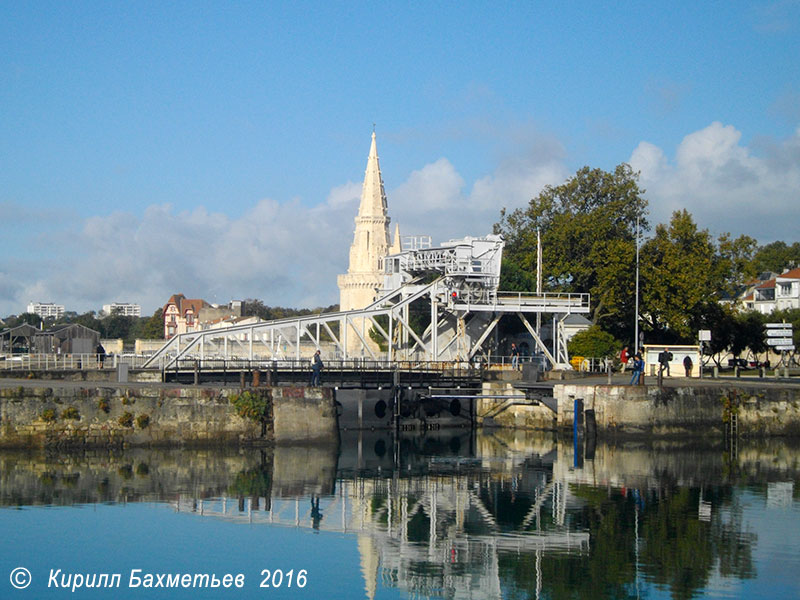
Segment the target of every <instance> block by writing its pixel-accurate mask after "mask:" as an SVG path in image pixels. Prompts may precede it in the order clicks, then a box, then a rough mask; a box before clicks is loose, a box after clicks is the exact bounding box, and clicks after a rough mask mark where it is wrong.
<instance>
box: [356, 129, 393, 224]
mask: <svg viewBox="0 0 800 600" xmlns="http://www.w3.org/2000/svg"><path fill="white" fill-rule="evenodd" d="M386 208H387V203H386V192H385V191H384V189H383V178H382V177H381V165H380V161H379V160H378V145H377V143H376V142H375V132H374V131H373V132H372V144H371V145H370V147H369V157H368V158H367V169H366V172H365V173H364V185H363V187H362V188H361V204H360V205H359V208H358V215H359V216H360V217H385V216H386Z"/></svg>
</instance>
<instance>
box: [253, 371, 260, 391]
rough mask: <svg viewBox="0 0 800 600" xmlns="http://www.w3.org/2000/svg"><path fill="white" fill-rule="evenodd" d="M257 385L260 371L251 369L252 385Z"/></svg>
mask: <svg viewBox="0 0 800 600" xmlns="http://www.w3.org/2000/svg"><path fill="white" fill-rule="evenodd" d="M259 385H261V371H260V370H259V369H253V387H258V386H259Z"/></svg>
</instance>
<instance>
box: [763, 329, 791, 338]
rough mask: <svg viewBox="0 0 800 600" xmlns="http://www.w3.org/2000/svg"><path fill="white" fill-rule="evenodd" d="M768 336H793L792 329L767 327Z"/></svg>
mask: <svg viewBox="0 0 800 600" xmlns="http://www.w3.org/2000/svg"><path fill="white" fill-rule="evenodd" d="M767 337H768V338H772V337H792V330H791V329H767Z"/></svg>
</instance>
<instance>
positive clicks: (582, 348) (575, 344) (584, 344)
mask: <svg viewBox="0 0 800 600" xmlns="http://www.w3.org/2000/svg"><path fill="white" fill-rule="evenodd" d="M621 348H622V343H621V342H620V341H619V340H617V339H616V338H614V336H613V335H611V334H610V333H608V332H606V331H603V330H602V329H600V327H598V326H597V325H592V326H591V327H589V329H587V330H585V331H580V332H578V333H576V334H575V335H574V336H572V338H571V339H570V341H569V343H568V344H567V349H568V350H569V354H570V356H591V357H593V358H603V357H606V356H615V355H616V354H617V352H618V351H619V350H620V349H621Z"/></svg>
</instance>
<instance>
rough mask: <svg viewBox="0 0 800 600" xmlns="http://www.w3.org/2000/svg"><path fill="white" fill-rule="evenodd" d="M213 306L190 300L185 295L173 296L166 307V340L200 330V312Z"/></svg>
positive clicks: (164, 315) (203, 301) (164, 313)
mask: <svg viewBox="0 0 800 600" xmlns="http://www.w3.org/2000/svg"><path fill="white" fill-rule="evenodd" d="M210 306H211V305H210V304H209V303H208V302H206V301H205V300H202V299H200V298H194V299H190V298H187V297H186V296H184V295H183V294H173V295H172V296H171V297H170V299H169V300H167V303H166V304H165V305H164V311H163V317H164V339H167V340H168V339H170V338H172V337H173V336H175V335H178V334H181V333H188V332H190V331H198V330H199V329H200V324H199V315H200V310H201V309H203V308H205V307H210Z"/></svg>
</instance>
